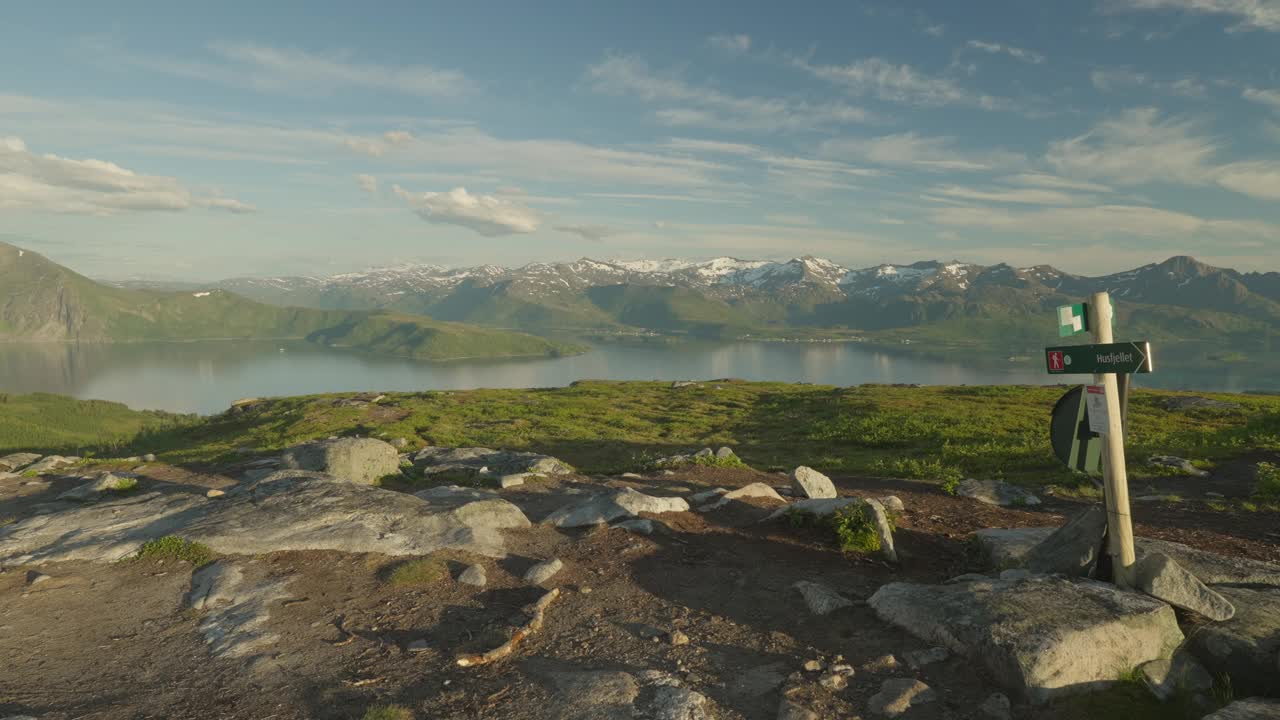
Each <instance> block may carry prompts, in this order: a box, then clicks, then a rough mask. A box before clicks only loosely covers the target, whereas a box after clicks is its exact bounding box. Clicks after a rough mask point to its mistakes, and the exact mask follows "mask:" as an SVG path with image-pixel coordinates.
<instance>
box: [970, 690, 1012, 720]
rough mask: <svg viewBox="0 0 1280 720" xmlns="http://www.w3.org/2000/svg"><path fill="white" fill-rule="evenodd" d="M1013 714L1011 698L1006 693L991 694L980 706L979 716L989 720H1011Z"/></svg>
mask: <svg viewBox="0 0 1280 720" xmlns="http://www.w3.org/2000/svg"><path fill="white" fill-rule="evenodd" d="M1011 714H1012V708H1011V706H1010V703H1009V698H1008V696H1006V695H1005V694H1004V693H991V695H989V696H987V699H986V700H983V701H982V704H981V705H979V706H978V716H979V717H983V718H987V720H1009V717H1010V716H1011Z"/></svg>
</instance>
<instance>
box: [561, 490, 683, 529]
mask: <svg viewBox="0 0 1280 720" xmlns="http://www.w3.org/2000/svg"><path fill="white" fill-rule="evenodd" d="M688 509H689V503H688V502H687V501H686V500H685V499H684V498H678V497H654V496H652V495H645V494H644V493H640V492H637V491H636V490H634V489H632V488H623V489H621V490H619V491H617V492H615V493H605V494H601V495H596V496H594V497H591V498H588V499H587V500H584V501H582V502H578V503H574V504H572V505H567V506H565V507H562V508H560V509H559V510H556V511H555V512H553V513H551V514H550V515H548V516H547V517H546V519H544V520H543V522H544V523H550V524H551V525H554V526H556V527H562V528H574V527H584V526H587V525H598V524H600V523H607V522H611V521H613V520H616V519H618V518H620V517H635V516H636V515H638V514H640V513H642V512H647V513H654V514H661V513H667V512H685V511H687V510H688Z"/></svg>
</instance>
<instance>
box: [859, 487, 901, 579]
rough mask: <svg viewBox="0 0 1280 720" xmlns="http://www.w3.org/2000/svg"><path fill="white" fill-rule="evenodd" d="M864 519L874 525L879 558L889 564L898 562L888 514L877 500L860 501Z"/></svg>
mask: <svg viewBox="0 0 1280 720" xmlns="http://www.w3.org/2000/svg"><path fill="white" fill-rule="evenodd" d="M862 502H863V503H864V505H865V508H864V510H863V512H864V513H866V517H867V519H868V520H870V521H871V522H872V523H873V524H874V525H875V530H876V537H877V538H878V539H879V540H880V549H879V551H878V552H879V554H880V557H882V558H884V559H885V560H887V561H889V562H893V563H896V562H898V551H897V549H895V548H894V546H893V523H892V522H890V521H889V513H888V512H886V511H885V509H884V505H881V504H880V501H879V500H873V499H871V498H867V499H865V500H863V501H862Z"/></svg>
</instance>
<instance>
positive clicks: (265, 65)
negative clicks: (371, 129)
mask: <svg viewBox="0 0 1280 720" xmlns="http://www.w3.org/2000/svg"><path fill="white" fill-rule="evenodd" d="M211 49H212V50H213V51H214V52H215V53H216V54H218V55H219V56H221V57H222V58H224V59H225V60H227V61H229V63H230V65H231V66H232V67H231V68H230V69H229V70H230V71H229V72H227V73H226V74H225V75H223V73H221V72H219V73H217V74H215V75H213V76H212V77H210V78H209V79H212V80H219V81H221V80H230V81H231V84H237V85H240V84H243V85H247V86H249V87H251V88H253V89H255V90H259V91H263V92H276V91H286V92H293V93H304V94H330V93H334V92H337V91H339V90H348V89H359V90H380V91H386V92H394V93H400V94H404V95H414V96H418V97H439V96H449V95H458V94H461V93H463V92H466V91H467V90H468V89H469V87H470V83H469V82H468V81H467V79H466V77H465V76H464V75H463V74H462V73H460V72H457V71H454V70H440V69H437V68H433V67H430V66H427V65H397V66H392V65H380V64H378V63H371V62H359V61H356V60H353V59H351V58H350V57H349V56H348V54H347V53H335V54H330V55H321V54H318V53H311V52H306V51H303V50H293V49H284V48H273V47H269V46H265V45H221V44H218V45H213V46H212V47H211ZM155 67H156V69H159V70H163V69H164V68H163V63H157V64H156V66H155Z"/></svg>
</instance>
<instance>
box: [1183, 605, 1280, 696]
mask: <svg viewBox="0 0 1280 720" xmlns="http://www.w3.org/2000/svg"><path fill="white" fill-rule="evenodd" d="M1213 589H1214V590H1216V591H1218V592H1219V593H1221V594H1222V596H1223V597H1225V598H1226V599H1227V600H1228V601H1229V602H1230V603H1231V604H1232V605H1233V606H1235V609H1236V613H1235V617H1233V618H1231V619H1230V620H1228V621H1226V622H1218V623H1210V624H1207V625H1204V626H1202V627H1198V628H1196V631H1195V632H1193V633H1191V635H1190V641H1189V642H1190V647H1191V652H1192V653H1193V654H1195V656H1196V659H1198V660H1199V661H1200V662H1201V663H1203V664H1204V666H1205V668H1206V669H1207V670H1208V671H1209V672H1210V674H1212V675H1214V676H1215V677H1216V676H1219V675H1223V674H1226V675H1229V676H1230V677H1231V689H1232V690H1233V691H1234V692H1236V693H1237V694H1241V695H1277V694H1280V667H1278V665H1280V658H1278V657H1277V656H1278V655H1280V588H1266V589H1250V588H1235V587H1225V586H1222V585H1217V586H1214V588H1213Z"/></svg>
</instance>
